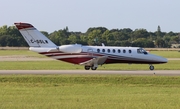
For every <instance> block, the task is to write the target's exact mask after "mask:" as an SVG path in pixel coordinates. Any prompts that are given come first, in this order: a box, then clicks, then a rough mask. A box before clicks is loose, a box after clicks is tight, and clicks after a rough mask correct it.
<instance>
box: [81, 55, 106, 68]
mask: <svg viewBox="0 0 180 109" xmlns="http://www.w3.org/2000/svg"><path fill="white" fill-rule="evenodd" d="M106 60H107V56H99V57H95V58H93V59H90V60H88V61H85V62H82V63H80V65H87V66H92V65H94V64H95V65H102V64H104V62H105V61H106Z"/></svg>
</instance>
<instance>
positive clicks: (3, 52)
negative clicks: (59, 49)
mask: <svg viewBox="0 0 180 109" xmlns="http://www.w3.org/2000/svg"><path fill="white" fill-rule="evenodd" d="M12 55H25V56H30V57H39V58H45V57H46V56H44V55H40V54H38V53H36V52H32V51H29V50H0V56H12Z"/></svg>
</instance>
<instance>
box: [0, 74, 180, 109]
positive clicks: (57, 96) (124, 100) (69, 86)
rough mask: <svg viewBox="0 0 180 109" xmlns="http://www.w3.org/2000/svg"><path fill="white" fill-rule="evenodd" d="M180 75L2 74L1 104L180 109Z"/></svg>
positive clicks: (78, 108) (37, 107)
mask: <svg viewBox="0 0 180 109" xmlns="http://www.w3.org/2000/svg"><path fill="white" fill-rule="evenodd" d="M179 82H180V77H164V76H121V75H1V76H0V89H1V90H0V107H1V108H14V109H24V108H26V109H28V108H35V109H42V108H43V109H49V108H53V109H59V108H61V109H69V108H70V109H84V108H88V109H94V108H97V109H99V108H103V109H109V108H113V109H116V108H118V109H157V108H158V109H170V108H171V109H179V108H180V99H179V98H180V93H179V92H180V84H179Z"/></svg>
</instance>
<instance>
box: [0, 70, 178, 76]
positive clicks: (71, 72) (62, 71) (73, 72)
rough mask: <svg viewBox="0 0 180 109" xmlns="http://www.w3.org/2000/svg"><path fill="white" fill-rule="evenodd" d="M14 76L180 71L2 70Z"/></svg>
mask: <svg viewBox="0 0 180 109" xmlns="http://www.w3.org/2000/svg"><path fill="white" fill-rule="evenodd" d="M10 74H11V75H12V74H37V75H51V74H72V75H73V74H74V75H76V74H79V75H81V74H83V75H84V74H99V75H101V74H102V75H105V74H106V75H111V74H116V75H162V76H180V70H154V71H149V70H147V71H145V70H144V71H141V70H140V71H138V70H137V71H113V70H109V71H107V70H96V71H92V70H89V71H86V70H0V75H10Z"/></svg>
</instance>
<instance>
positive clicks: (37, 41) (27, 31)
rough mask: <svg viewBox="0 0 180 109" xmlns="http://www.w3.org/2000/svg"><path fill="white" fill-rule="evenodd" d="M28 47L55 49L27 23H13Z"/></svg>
mask: <svg viewBox="0 0 180 109" xmlns="http://www.w3.org/2000/svg"><path fill="white" fill-rule="evenodd" d="M14 24H15V25H16V27H17V28H18V30H19V31H20V33H21V34H22V36H23V37H24V39H25V40H26V42H27V43H28V45H29V46H30V47H56V45H55V44H54V43H53V42H52V41H51V40H49V39H48V38H47V37H46V36H44V35H43V34H42V33H41V32H40V31H38V30H37V29H36V28H34V26H33V25H31V24H28V23H14Z"/></svg>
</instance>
